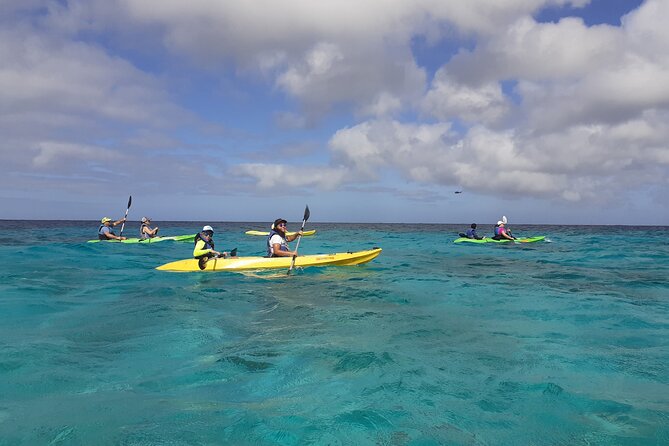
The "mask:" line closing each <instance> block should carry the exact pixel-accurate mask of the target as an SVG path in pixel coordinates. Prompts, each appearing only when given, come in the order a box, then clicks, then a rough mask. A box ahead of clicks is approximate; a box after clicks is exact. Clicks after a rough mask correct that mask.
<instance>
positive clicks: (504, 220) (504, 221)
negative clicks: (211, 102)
mask: <svg viewBox="0 0 669 446" xmlns="http://www.w3.org/2000/svg"><path fill="white" fill-rule="evenodd" d="M502 223H504V224H506V223H507V220H506V215H502Z"/></svg>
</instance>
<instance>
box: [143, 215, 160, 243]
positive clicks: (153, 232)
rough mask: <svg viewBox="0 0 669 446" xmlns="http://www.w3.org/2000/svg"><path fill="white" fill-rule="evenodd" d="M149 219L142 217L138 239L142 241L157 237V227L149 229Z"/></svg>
mask: <svg viewBox="0 0 669 446" xmlns="http://www.w3.org/2000/svg"><path fill="white" fill-rule="evenodd" d="M150 223H151V219H150V218H149V217H142V225H141V226H140V227H139V238H141V239H142V240H147V239H150V238H153V237H155V236H157V235H158V226H156V227H155V228H153V229H151V226H149V224H150Z"/></svg>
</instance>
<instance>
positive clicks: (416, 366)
mask: <svg viewBox="0 0 669 446" xmlns="http://www.w3.org/2000/svg"><path fill="white" fill-rule="evenodd" d="M154 223H155V224H157V225H158V226H160V228H161V229H160V234H161V235H180V234H189V233H195V232H197V230H198V229H200V228H201V227H202V225H203V224H211V225H212V226H213V227H214V229H215V230H216V234H215V240H216V246H217V249H219V250H230V249H232V248H235V247H237V248H238V251H239V254H240V255H263V253H264V249H265V239H264V238H263V237H252V236H247V235H245V234H244V231H245V230H249V229H259V230H262V229H266V227H267V225H268V224H267V223H239V222H234V223H230V222H160V221H157V222H154ZM299 225H300V223H295V222H292V223H290V224H289V230H296V229H298V227H299ZM467 226H468V225H467V224H463V225H413V224H325V223H313V224H312V223H308V224H307V226H306V229H316V230H317V234H316V236H313V237H304V238H302V240H301V242H300V246H299V250H300V252H301V253H303V254H317V253H330V252H341V251H357V250H364V249H369V248H371V247H374V246H379V247H381V248H383V252H382V253H381V255H380V256H379V257H377V258H376V259H375V260H373V261H372V262H371V263H369V264H366V265H362V266H354V267H326V268H307V269H304V270H298V271H297V272H296V273H295V274H293V275H291V276H288V275H286V274H284V272H283V271H281V272H275V273H272V274H267V273H245V274H242V273H231V272H197V273H170V272H163V271H156V270H155V269H154V268H155V267H157V266H159V265H161V264H163V263H167V262H170V261H173V260H178V259H182V258H188V257H190V256H191V253H192V245H191V244H190V243H177V242H163V243H155V244H149V245H137V244H135V245H131V244H119V243H86V240H88V239H94V238H96V235H97V227H98V223H97V222H95V221H8V220H4V221H0V260H1V264H2V268H1V269H0V445H2V446H5V445H393V446H400V445H551V446H555V445H583V446H585V445H630V446H632V445H634V446H638V445H662V446H664V445H669V243H668V242H669V227H629V226H628V227H618V226H605V227H604V226H601V227H598V226H538V225H511V228H512V229H513V232H514V234H515V235H517V236H531V235H546V236H547V240H548V241H545V242H538V243H532V244H516V245H510V244H485V245H473V244H454V243H453V240H454V239H455V238H456V237H457V233H458V232H460V231H464V230H465V229H467ZM488 226H489V225H484V224H480V225H479V232H480V233H489V232H490V231H491V228H492V227H491V226H490V227H488ZM138 227H139V223H138V222H129V223H128V224H127V225H126V227H125V232H124V233H125V235H128V236H136V233H137V231H138ZM116 229H117V232H118V230H119V229H120V228H119V227H117V228H116ZM294 245H295V242H293V243H291V246H294Z"/></svg>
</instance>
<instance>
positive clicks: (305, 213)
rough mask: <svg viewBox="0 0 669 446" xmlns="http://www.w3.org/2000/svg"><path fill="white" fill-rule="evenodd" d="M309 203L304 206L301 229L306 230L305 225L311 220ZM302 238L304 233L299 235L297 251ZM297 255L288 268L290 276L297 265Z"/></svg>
mask: <svg viewBox="0 0 669 446" xmlns="http://www.w3.org/2000/svg"><path fill="white" fill-rule="evenodd" d="M309 215H311V214H310V213H309V205H307V207H305V208H304V218H303V219H302V228H300V231H304V225H305V224H307V220H309ZM301 239H302V235H301V234H300V235H298V236H297V244H296V245H295V252H297V248H299V247H300V240H301ZM295 257H297V254H295V255H294V256H293V259H292V260H291V261H290V268H288V275H289V276H290V272H291V271H292V270H293V267H294V266H295Z"/></svg>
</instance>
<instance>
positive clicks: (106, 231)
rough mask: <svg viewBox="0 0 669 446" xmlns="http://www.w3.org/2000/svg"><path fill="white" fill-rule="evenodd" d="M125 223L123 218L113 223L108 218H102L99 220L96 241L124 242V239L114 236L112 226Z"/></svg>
mask: <svg viewBox="0 0 669 446" xmlns="http://www.w3.org/2000/svg"><path fill="white" fill-rule="evenodd" d="M124 221H125V218H120V219H118V220H116V221H115V222H112V219H111V218H109V217H103V218H102V220H100V223H102V224H101V225H100V227H99V228H98V239H99V240H125V239H126V237H123V236H118V235H116V234H114V230H113V229H112V227H113V226H116V225H119V224H121V223H123V222H124Z"/></svg>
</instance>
